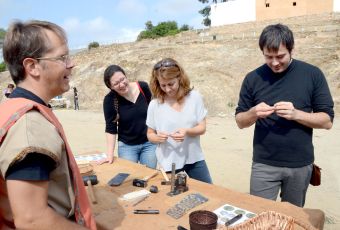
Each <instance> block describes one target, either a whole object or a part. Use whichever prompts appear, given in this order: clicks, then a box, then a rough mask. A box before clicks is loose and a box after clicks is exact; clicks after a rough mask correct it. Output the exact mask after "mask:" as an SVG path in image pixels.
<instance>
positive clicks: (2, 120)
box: [0, 98, 97, 230]
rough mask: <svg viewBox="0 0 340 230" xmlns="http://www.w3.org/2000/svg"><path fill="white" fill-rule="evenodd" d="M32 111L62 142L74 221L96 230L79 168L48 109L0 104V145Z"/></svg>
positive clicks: (27, 103) (11, 102)
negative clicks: (73, 194)
mask: <svg viewBox="0 0 340 230" xmlns="http://www.w3.org/2000/svg"><path fill="white" fill-rule="evenodd" d="M32 109H36V110H37V111H39V112H40V113H41V114H42V115H43V116H44V117H45V118H46V119H47V120H48V121H49V122H51V123H52V124H53V125H54V126H55V127H56V128H57V130H58V132H59V134H60V136H61V137H62V139H63V140H64V143H65V146H66V152H67V156H68V161H69V167H70V169H71V175H72V181H73V188H74V193H75V199H76V203H75V217H76V221H77V223H79V224H81V225H85V226H86V227H88V228H90V229H92V230H96V229H97V228H96V223H95V220H94V218H93V216H92V212H91V208H90V203H89V200H88V197H87V194H86V190H85V187H84V184H83V179H82V177H81V175H80V172H79V168H78V166H77V164H76V161H75V159H74V156H73V154H72V151H71V148H70V146H69V144H68V142H67V140H66V136H65V133H64V130H63V128H62V126H61V124H60V122H59V121H58V119H57V117H56V116H55V115H54V113H53V112H52V110H51V109H50V108H48V107H46V106H43V105H41V104H39V103H36V102H34V101H31V100H28V99H24V98H13V99H9V100H6V101H5V102H4V103H2V104H0V143H1V142H2V140H3V138H4V136H5V135H6V133H7V131H8V130H9V128H10V127H11V126H12V125H13V124H14V123H15V122H16V121H17V120H18V119H19V118H20V117H22V116H23V115H24V114H25V113H26V112H28V111H30V110H32Z"/></svg>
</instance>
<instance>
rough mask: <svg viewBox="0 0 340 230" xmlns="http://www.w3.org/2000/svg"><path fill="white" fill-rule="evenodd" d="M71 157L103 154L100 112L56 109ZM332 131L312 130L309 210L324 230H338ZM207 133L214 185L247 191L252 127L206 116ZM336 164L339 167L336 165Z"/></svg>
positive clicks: (339, 191) (339, 179)
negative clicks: (318, 175)
mask: <svg viewBox="0 0 340 230" xmlns="http://www.w3.org/2000/svg"><path fill="white" fill-rule="evenodd" d="M55 113H56V114H57V116H58V118H59V119H60V121H61V123H62V124H63V126H64V129H65V132H66V136H67V137H68V139H69V143H70V145H71V148H72V149H73V152H74V154H82V153H86V152H89V151H93V150H99V151H103V152H105V149H106V144H105V133H104V116H103V114H102V113H100V112H92V111H82V110H80V111H74V110H56V111H55ZM338 121H339V120H335V122H334V126H333V128H332V129H331V130H315V131H314V146H315V153H316V163H317V164H318V165H319V166H320V167H321V168H322V184H321V186H318V187H313V186H310V187H309V189H308V193H307V199H306V205H305V207H308V208H318V209H321V210H323V211H324V212H325V214H326V223H325V228H324V229H326V230H338V229H340V213H339V207H340V175H339V163H340V142H339V136H340V124H339V122H338ZM207 124H208V125H207V132H206V134H205V135H204V136H202V138H201V143H202V147H203V150H204V153H205V156H206V161H207V163H208V167H209V169H210V173H211V175H212V178H213V181H214V184H217V185H220V186H224V187H227V188H229V189H233V190H237V191H240V192H244V193H248V192H249V178H250V165H251V159H252V137H253V127H251V128H248V129H243V130H240V129H238V127H237V126H236V123H235V121H234V118H233V117H232V116H229V117H224V118H221V117H209V118H208V119H207ZM337 165H338V166H337Z"/></svg>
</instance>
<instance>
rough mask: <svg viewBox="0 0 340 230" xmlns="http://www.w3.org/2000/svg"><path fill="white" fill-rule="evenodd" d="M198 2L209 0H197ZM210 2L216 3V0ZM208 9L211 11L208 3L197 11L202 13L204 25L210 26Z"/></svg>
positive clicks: (207, 0)
mask: <svg viewBox="0 0 340 230" xmlns="http://www.w3.org/2000/svg"><path fill="white" fill-rule="evenodd" d="M198 1H199V2H201V3H203V4H206V3H209V0H198ZM227 1H228V0H220V1H219V2H227ZM211 3H217V0H212V1H211ZM210 11H211V7H210V5H207V6H205V7H204V8H203V9H201V10H200V11H198V13H200V14H202V16H203V17H204V18H203V21H202V24H203V25H205V26H210V25H211V20H210V18H209V16H210Z"/></svg>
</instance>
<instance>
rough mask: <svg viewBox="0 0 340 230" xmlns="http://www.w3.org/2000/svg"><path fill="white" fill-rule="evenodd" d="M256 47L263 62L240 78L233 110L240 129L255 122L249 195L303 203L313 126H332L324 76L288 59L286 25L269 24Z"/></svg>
mask: <svg viewBox="0 0 340 230" xmlns="http://www.w3.org/2000/svg"><path fill="white" fill-rule="evenodd" d="M259 46H260V49H261V51H262V52H263V55H264V60H265V62H266V63H265V64H264V65H262V66H260V67H259V68H257V69H255V70H254V71H252V72H250V73H248V74H247V76H246V77H245V79H244V80H243V84H242V88H241V91H240V98H239V102H238V106H237V108H236V117H235V118H236V123H237V125H238V127H239V128H241V129H242V128H247V127H249V126H251V125H253V124H255V132H254V141H253V163H252V170H251V179H250V194H252V195H256V196H260V197H263V198H267V199H271V200H276V198H277V196H278V194H279V191H280V190H281V195H282V197H281V198H282V201H288V202H290V203H292V204H295V205H297V206H300V207H303V206H304V204H305V198H306V193H307V189H308V185H309V182H310V178H311V173H312V163H313V162H314V147H313V142H312V138H313V129H314V128H318V129H330V128H331V127H332V125H333V118H334V111H333V106H334V103H333V99H332V97H331V94H330V91H329V88H328V85H327V82H326V79H325V76H324V74H323V73H322V72H321V70H320V69H319V68H317V67H315V66H313V65H310V64H308V63H305V62H303V61H299V60H296V59H293V58H292V51H293V48H294V37H293V33H292V31H291V30H290V29H289V28H288V27H287V26H285V25H282V24H276V25H269V26H267V27H266V28H265V29H264V30H263V31H262V33H261V36H260V39H259Z"/></svg>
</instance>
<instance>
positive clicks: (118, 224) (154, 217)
mask: <svg viewBox="0 0 340 230" xmlns="http://www.w3.org/2000/svg"><path fill="white" fill-rule="evenodd" d="M154 171H155V170H153V169H150V168H147V167H145V166H143V165H140V164H136V163H133V162H130V161H126V160H123V159H119V158H115V161H114V163H113V164H103V165H94V172H95V174H96V175H97V178H98V181H99V183H98V184H97V185H95V186H94V191H95V196H96V198H97V204H92V208H93V213H94V216H95V219H96V222H97V226H98V229H131V230H132V229H141V230H143V229H157V230H161V229H177V226H178V225H181V226H183V227H185V228H187V229H189V213H190V212H192V211H195V210H209V211H214V210H216V209H217V208H219V207H221V206H222V205H224V204H230V205H233V206H237V207H239V208H242V209H245V210H248V211H250V212H254V213H257V214H259V213H261V212H264V211H275V212H279V213H282V214H285V215H288V216H292V217H294V218H296V219H298V220H299V221H302V222H304V223H307V224H311V225H313V226H315V227H317V228H318V229H322V228H323V224H324V220H325V217H324V213H323V212H322V211H321V210H318V209H303V208H299V207H296V206H294V205H292V204H289V203H287V202H275V201H271V200H267V199H263V198H260V197H255V196H251V195H249V194H244V193H240V192H237V191H233V190H230V189H228V188H225V187H222V186H216V185H211V184H206V183H203V182H200V181H196V180H193V179H188V182H187V185H188V187H189V190H188V191H187V192H184V193H182V194H179V195H176V196H169V195H167V193H168V192H169V191H170V185H161V181H162V180H164V178H163V176H162V174H161V173H160V172H159V173H158V175H157V176H155V177H153V178H151V179H150V180H149V181H148V182H147V184H148V186H147V187H146V188H145V189H147V190H149V189H150V186H151V185H156V186H157V187H158V190H159V192H158V193H151V195H150V196H149V197H148V198H147V199H146V200H144V201H143V202H141V203H139V204H137V205H136V206H133V202H128V201H122V200H121V199H119V197H121V196H122V195H124V194H127V193H130V192H133V191H137V190H141V189H143V188H139V187H135V186H133V185H132V181H133V179H135V178H144V177H146V176H149V175H151V174H152V173H153V172H154ZM117 173H129V174H130V176H129V177H128V178H127V179H126V180H125V181H124V182H123V183H122V184H121V185H120V186H117V187H111V186H108V185H107V182H108V181H109V180H110V179H111V178H112V177H114V176H115V175H116V174H117ZM192 193H199V194H201V195H203V196H204V197H206V198H208V199H209V200H208V201H207V202H205V203H203V204H200V205H198V206H197V207H195V208H193V209H191V210H189V211H188V212H187V213H186V214H184V216H182V217H181V218H179V219H175V218H173V217H171V216H169V215H167V214H166V212H167V210H168V209H169V208H171V207H173V206H174V205H175V204H177V203H179V202H180V201H181V200H182V199H183V198H184V197H186V196H187V195H189V194H192ZM135 209H157V210H159V212H160V213H159V214H134V213H133V210H135ZM296 227H297V228H296V229H299V226H296ZM300 229H302V228H300Z"/></svg>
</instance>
